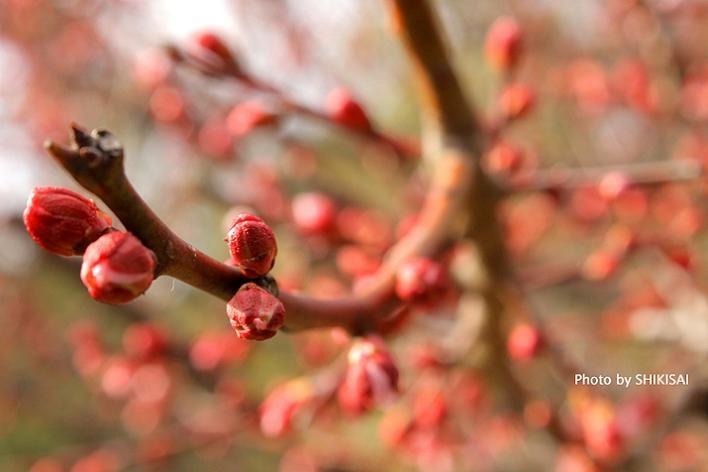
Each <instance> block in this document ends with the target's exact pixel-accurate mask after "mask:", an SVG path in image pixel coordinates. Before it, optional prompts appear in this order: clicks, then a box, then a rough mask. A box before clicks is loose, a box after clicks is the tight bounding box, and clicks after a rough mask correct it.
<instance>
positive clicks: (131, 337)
mask: <svg viewBox="0 0 708 472" xmlns="http://www.w3.org/2000/svg"><path fill="white" fill-rule="evenodd" d="M167 344H168V342H167V336H166V334H165V332H164V331H163V330H162V329H160V328H159V327H157V326H155V325H153V324H150V323H136V324H132V325H130V326H129V327H128V328H127V329H126V330H125V332H124V333H123V350H125V352H126V354H128V355H129V356H131V357H134V358H139V359H150V358H153V357H157V356H161V355H162V354H163V353H164V352H165V350H166V349H167Z"/></svg>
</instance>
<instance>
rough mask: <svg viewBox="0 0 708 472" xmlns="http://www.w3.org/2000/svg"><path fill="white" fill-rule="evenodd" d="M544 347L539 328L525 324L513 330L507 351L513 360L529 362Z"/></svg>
mask: <svg viewBox="0 0 708 472" xmlns="http://www.w3.org/2000/svg"><path fill="white" fill-rule="evenodd" d="M542 345H543V340H542V338H541V333H540V332H539V330H538V328H536V327H535V326H532V325H530V324H525V323H524V324H519V325H516V326H515V327H514V328H513V329H512V330H511V333H510V334H509V339H508V342H507V349H508V351H509V356H511V358H512V359H516V360H520V361H527V360H530V359H532V358H533V357H534V356H535V355H536V354H537V353H538V351H539V350H540V349H541V346H542Z"/></svg>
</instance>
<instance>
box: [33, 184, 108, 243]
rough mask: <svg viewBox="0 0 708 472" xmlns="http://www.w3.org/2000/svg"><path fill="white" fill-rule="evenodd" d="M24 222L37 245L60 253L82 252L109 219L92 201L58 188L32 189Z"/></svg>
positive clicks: (105, 226)
mask: <svg viewBox="0 0 708 472" xmlns="http://www.w3.org/2000/svg"><path fill="white" fill-rule="evenodd" d="M24 221H25V226H26V227H27V231H28V232H29V234H30V236H31V237H32V239H34V240H35V242H36V243H37V244H39V245H40V246H42V247H43V248H44V249H46V250H47V251H49V252H53V253H54V254H59V255H61V256H74V255H81V254H83V252H84V250H85V249H86V246H88V245H89V244H91V243H92V242H93V241H95V240H96V239H98V237H99V236H101V234H103V233H104V232H105V231H106V230H108V229H109V228H110V227H111V219H110V218H109V217H108V216H107V215H105V214H103V213H102V212H101V211H100V210H99V209H98V207H97V206H96V204H95V203H94V202H93V201H92V200H90V199H88V198H84V197H83V196H81V195H79V194H78V193H76V192H72V191H71V190H68V189H65V188H58V187H38V188H35V189H34V190H33V191H32V193H31V194H30V197H29V200H28V201H27V208H26V209H25V212H24Z"/></svg>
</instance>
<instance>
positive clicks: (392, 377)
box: [338, 337, 398, 415]
mask: <svg viewBox="0 0 708 472" xmlns="http://www.w3.org/2000/svg"><path fill="white" fill-rule="evenodd" d="M397 393H398V368H397V367H396V365H395V364H394V361H393V357H391V354H390V353H389V352H388V350H387V349H386V346H385V345H384V343H383V341H382V340H381V339H379V338H373V337H369V338H362V339H359V340H357V341H355V342H354V344H353V345H352V347H351V349H350V350H349V355H348V365H347V371H346V373H345V375H344V379H343V380H342V383H341V384H340V386H339V391H338V398H339V404H340V406H341V407H342V409H343V410H344V411H346V412H347V413H350V414H352V415H357V414H361V413H364V412H366V411H369V410H370V409H372V408H373V407H374V406H376V405H381V404H386V403H390V402H391V401H392V400H393V399H394V398H395V396H396V394H397Z"/></svg>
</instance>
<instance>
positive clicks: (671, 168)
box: [509, 161, 704, 192]
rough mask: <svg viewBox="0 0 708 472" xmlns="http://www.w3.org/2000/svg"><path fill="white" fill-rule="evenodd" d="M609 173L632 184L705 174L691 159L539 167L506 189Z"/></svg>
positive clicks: (574, 183) (557, 186) (555, 185)
mask: <svg viewBox="0 0 708 472" xmlns="http://www.w3.org/2000/svg"><path fill="white" fill-rule="evenodd" d="M610 173H621V174H623V175H624V176H625V177H626V178H627V181H628V183H629V184H630V185H635V186H637V185H638V186H652V185H661V184H664V183H667V182H677V181H686V180H695V179H698V178H701V177H703V175H704V173H703V169H702V168H701V165H700V164H699V163H697V162H692V161H656V162H638V163H634V164H626V165H607V166H596V167H586V168H557V169H545V170H539V171H536V172H534V173H533V174H532V175H529V176H523V177H521V178H520V179H518V181H516V182H510V185H509V190H510V191H514V192H529V191H538V190H561V189H573V188H577V187H582V186H586V185H597V184H598V183H600V181H601V180H602V178H603V177H605V176H606V175H608V174H610Z"/></svg>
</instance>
